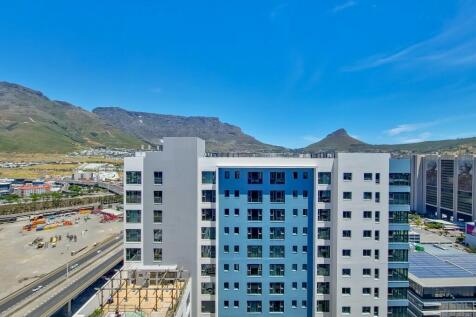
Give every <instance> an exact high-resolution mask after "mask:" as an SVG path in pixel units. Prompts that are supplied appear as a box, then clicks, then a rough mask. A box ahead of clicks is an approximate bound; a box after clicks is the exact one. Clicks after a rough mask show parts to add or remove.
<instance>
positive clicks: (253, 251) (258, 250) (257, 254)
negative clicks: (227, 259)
mask: <svg viewBox="0 0 476 317" xmlns="http://www.w3.org/2000/svg"><path fill="white" fill-rule="evenodd" d="M247 256H248V257H249V258H261V257H262V256H263V247H262V246H261V245H249V246H247Z"/></svg>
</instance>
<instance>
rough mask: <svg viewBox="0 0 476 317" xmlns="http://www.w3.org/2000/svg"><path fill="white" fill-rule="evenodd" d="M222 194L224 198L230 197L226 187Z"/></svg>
mask: <svg viewBox="0 0 476 317" xmlns="http://www.w3.org/2000/svg"><path fill="white" fill-rule="evenodd" d="M223 196H225V197H226V198H228V197H230V191H229V190H228V189H225V191H224V193H223Z"/></svg>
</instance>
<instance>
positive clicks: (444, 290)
mask: <svg viewBox="0 0 476 317" xmlns="http://www.w3.org/2000/svg"><path fill="white" fill-rule="evenodd" d="M422 248H424V249H423V251H415V250H412V251H411V253H410V272H409V281H410V290H409V293H408V298H409V309H408V313H409V316H411V317H423V316H425V317H436V316H438V317H458V316H464V317H475V316H476V255H475V254H470V253H466V252H464V251H460V250H457V249H454V248H453V247H451V245H445V246H444V247H443V246H439V245H427V244H425V245H424V246H423V247H420V249H422Z"/></svg>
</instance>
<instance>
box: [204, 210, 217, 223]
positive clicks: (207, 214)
mask: <svg viewBox="0 0 476 317" xmlns="http://www.w3.org/2000/svg"><path fill="white" fill-rule="evenodd" d="M215 220H216V219H215V209H214V208H203V209H202V221H215Z"/></svg>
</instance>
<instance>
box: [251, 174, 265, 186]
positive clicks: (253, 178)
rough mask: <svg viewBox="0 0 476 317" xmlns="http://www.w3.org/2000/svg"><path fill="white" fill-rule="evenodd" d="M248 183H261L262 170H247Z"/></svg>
mask: <svg viewBox="0 0 476 317" xmlns="http://www.w3.org/2000/svg"><path fill="white" fill-rule="evenodd" d="M248 184H263V172H248Z"/></svg>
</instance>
